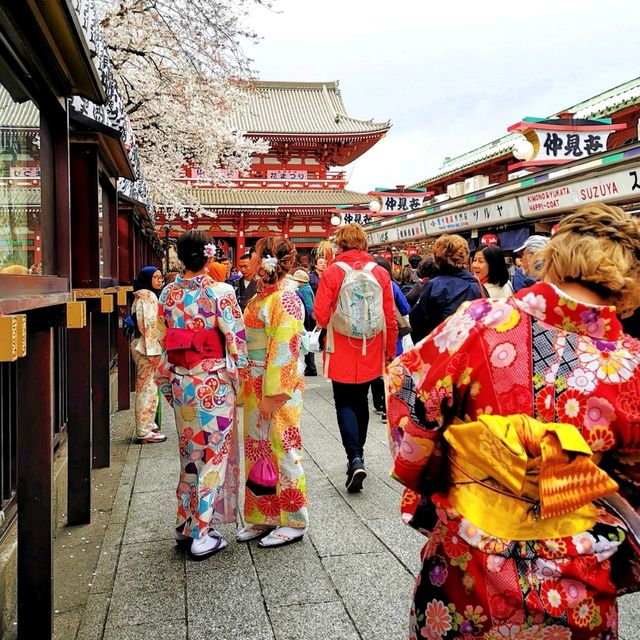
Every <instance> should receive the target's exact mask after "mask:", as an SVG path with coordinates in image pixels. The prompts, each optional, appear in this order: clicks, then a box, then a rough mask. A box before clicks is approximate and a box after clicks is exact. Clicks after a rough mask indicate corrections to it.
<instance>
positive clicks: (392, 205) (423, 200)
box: [380, 193, 431, 215]
mask: <svg viewBox="0 0 640 640" xmlns="http://www.w3.org/2000/svg"><path fill="white" fill-rule="evenodd" d="M430 198H431V194H430V195H428V196H427V195H425V194H424V193H393V194H388V195H386V194H381V195H380V199H381V201H382V208H381V209H380V213H381V214H387V215H388V214H397V213H406V212H408V211H413V210H414V209H419V208H420V207H423V206H425V205H426V204H427V201H428V200H429V199H430Z"/></svg>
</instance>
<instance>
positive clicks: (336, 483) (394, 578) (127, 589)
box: [56, 378, 640, 640]
mask: <svg viewBox="0 0 640 640" xmlns="http://www.w3.org/2000/svg"><path fill="white" fill-rule="evenodd" d="M302 429H303V441H304V446H305V450H306V457H305V460H304V466H305V471H306V474H307V479H308V489H309V511H310V518H311V524H310V529H309V534H308V535H307V536H305V539H304V540H303V542H302V543H299V544H295V545H291V546H288V547H284V548H281V549H272V550H263V549H259V548H258V547H257V546H256V543H248V544H247V543H244V544H238V543H236V542H235V539H234V532H235V527H234V526H232V525H226V526H224V527H221V530H222V531H223V533H224V534H225V537H227V539H228V540H229V546H228V547H227V549H225V550H224V551H223V552H221V553H220V554H219V555H217V556H214V557H213V558H210V559H208V560H205V561H202V562H193V561H191V560H190V559H189V558H188V557H187V556H186V554H185V553H184V552H183V551H180V550H178V549H177V548H176V546H175V544H174V531H173V528H172V525H173V522H174V517H175V513H174V510H175V484H176V479H177V474H178V454H177V437H176V434H175V428H174V423H173V415H172V412H171V411H169V410H167V411H165V412H164V425H163V430H164V431H165V432H166V433H167V434H168V435H169V440H168V442H167V443H165V444H161V445H145V446H140V445H136V444H131V445H130V444H129V442H130V435H131V433H132V430H133V421H132V416H131V412H130V411H127V412H120V413H119V414H117V416H116V418H115V421H114V456H115V460H114V465H112V468H111V469H109V470H102V471H101V472H99V473H98V474H97V476H96V477H94V484H95V492H96V505H97V506H96V517H95V518H94V523H93V524H92V525H90V526H89V527H84V528H83V527H74V528H73V529H70V528H67V529H65V528H62V529H61V531H60V535H59V538H58V541H57V543H56V598H57V600H56V602H57V603H58V604H57V606H59V607H60V608H59V610H58V611H59V613H58V614H57V615H56V638H57V639H59V640H74V639H75V640H101V639H104V640H125V639H132V640H133V639H135V640H147V639H149V640H165V639H166V640H205V639H206V640H232V639H233V640H235V639H238V640H302V639H305V640H307V639H308V640H314V639H315V638H322V639H323V640H356V639H363V640H395V639H398V640H401V639H402V640H404V639H405V638H406V637H407V632H406V629H407V621H408V609H409V601H410V597H411V590H412V586H413V579H414V575H415V572H416V571H417V569H418V552H419V550H420V548H421V546H422V544H423V540H424V539H423V537H422V536H420V535H419V534H417V533H416V532H414V531H412V530H411V529H409V528H408V527H406V526H405V525H402V524H401V523H400V521H399V517H398V502H399V496H400V486H399V485H398V484H397V483H395V481H393V480H391V479H390V478H389V477H388V470H389V462H390V460H389V452H388V447H387V443H386V432H385V427H384V425H383V424H382V422H381V421H380V418H379V416H377V415H375V414H373V413H372V419H371V425H370V432H369V438H368V442H367V450H366V465H367V472H368V477H367V479H366V481H365V490H364V492H363V493H361V494H356V495H349V494H347V493H346V491H345V488H344V480H345V459H344V458H345V457H344V453H343V450H342V445H341V443H340V440H339V435H338V429H337V425H336V420H335V412H334V408H333V402H332V399H331V389H330V386H329V385H328V384H327V383H326V382H325V381H324V380H323V379H321V378H307V391H306V393H305V405H304V414H303V423H302ZM113 478H115V479H116V482H114V481H113V480H112V479H113ZM109 498H111V499H112V500H113V504H112V505H111V507H110V508H109V507H108V503H109ZM105 505H107V506H105ZM102 538H103V540H102ZM98 541H100V542H98ZM76 576H77V577H76ZM638 602H640V601H639V600H637V599H634V600H631V599H630V598H627V599H623V605H622V608H623V621H622V622H623V632H622V635H621V637H622V638H623V639H624V640H631V638H634V639H635V638H636V637H637V635H638V631H639V630H640V611H639V609H640V607H638V606H637V604H638Z"/></svg>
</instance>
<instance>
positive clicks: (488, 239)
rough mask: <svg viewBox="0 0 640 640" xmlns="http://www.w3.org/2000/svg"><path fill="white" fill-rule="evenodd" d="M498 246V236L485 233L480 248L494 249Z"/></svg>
mask: <svg viewBox="0 0 640 640" xmlns="http://www.w3.org/2000/svg"><path fill="white" fill-rule="evenodd" d="M497 244H498V236H497V235H495V234H493V233H485V235H483V236H482V238H480V246H481V247H493V246H497Z"/></svg>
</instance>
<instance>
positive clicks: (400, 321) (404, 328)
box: [393, 305, 411, 338]
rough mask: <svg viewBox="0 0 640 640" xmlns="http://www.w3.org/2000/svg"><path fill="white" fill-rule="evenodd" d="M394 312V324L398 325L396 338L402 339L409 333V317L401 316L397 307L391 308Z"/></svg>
mask: <svg viewBox="0 0 640 640" xmlns="http://www.w3.org/2000/svg"><path fill="white" fill-rule="evenodd" d="M393 308H394V309H395V311H396V323H397V325H398V337H399V338H404V337H405V336H406V335H407V334H409V333H411V323H410V322H409V316H403V315H402V314H401V313H400V311H399V309H398V307H396V306H395V305H394V307H393Z"/></svg>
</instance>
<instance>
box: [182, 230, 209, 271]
mask: <svg viewBox="0 0 640 640" xmlns="http://www.w3.org/2000/svg"><path fill="white" fill-rule="evenodd" d="M212 243H213V238H212V237H211V236H210V235H209V234H208V233H207V232H206V231H200V230H198V229H189V231H185V232H184V233H183V234H182V235H181V236H180V237H179V238H178V241H177V243H176V251H177V252H178V258H179V259H180V261H181V262H182V264H184V266H185V267H186V268H187V269H188V270H189V271H194V272H195V271H200V270H201V269H202V268H203V267H204V265H205V264H207V261H208V260H209V258H208V256H206V255H205V253H204V245H205V244H212Z"/></svg>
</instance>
